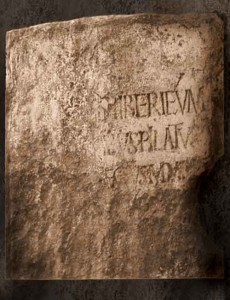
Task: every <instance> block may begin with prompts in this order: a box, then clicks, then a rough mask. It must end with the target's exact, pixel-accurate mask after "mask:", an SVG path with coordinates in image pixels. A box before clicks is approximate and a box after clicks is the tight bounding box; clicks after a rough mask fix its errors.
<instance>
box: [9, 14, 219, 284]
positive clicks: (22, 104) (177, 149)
mask: <svg viewBox="0 0 230 300" xmlns="http://www.w3.org/2000/svg"><path fill="white" fill-rule="evenodd" d="M222 154H223V24H222V21H221V20H220V19H219V18H218V17H217V16H216V15H215V14H198V15H197V14H186V15H156V14H138V15H118V16H99V17H88V18H81V19H76V20H72V21H65V22H55V23H49V24H41V25H37V26H33V27H29V28H23V29H18V30H13V31H10V32H8V33H7V78H6V222H7V223H6V238H7V243H6V255H7V274H8V277H9V278H14V279H59V278H66V279H67V278H76V279H89V278H95V279H105V278H191V277H197V278H199V277H222V276H223V258H222V253H221V251H220V249H219V248H218V245H215V244H214V242H213V241H212V240H211V239H210V237H209V236H208V235H207V233H206V232H205V230H204V228H203V227H202V221H201V219H200V216H199V197H198V192H199V178H200V176H201V174H203V173H204V172H205V171H208V170H210V169H211V168H212V166H213V164H214V163H215V161H216V160H217V159H218V158H219V157H220V156H221V155H222Z"/></svg>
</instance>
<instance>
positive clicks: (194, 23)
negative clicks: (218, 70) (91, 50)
mask: <svg viewBox="0 0 230 300" xmlns="http://www.w3.org/2000/svg"><path fill="white" fill-rule="evenodd" d="M134 22H137V23H143V24H144V23H152V25H156V26H160V25H167V24H175V23H180V24H181V25H182V26H186V27H188V28H192V27H199V26H200V25H201V24H204V23H208V24H213V23H215V24H216V25H217V26H218V27H221V28H222V27H223V20H222V19H221V17H219V16H218V14H216V13H183V14H158V13H137V14H118V15H114V14H112V15H98V16H87V17H79V18H76V19H72V20H65V21H54V22H47V23H41V24H37V25H32V26H28V27H22V28H18V29H12V30H9V31H7V32H6V40H8V39H11V38H12V37H14V36H21V35H23V34H26V33H28V32H29V31H32V32H36V31H37V30H41V29H43V30H48V29H49V28H52V27H54V26H55V27H58V26H64V27H67V26H71V25H79V26H86V27H90V26H103V25H110V24H111V23H114V24H115V25H117V24H125V23H129V24H132V23H134Z"/></svg>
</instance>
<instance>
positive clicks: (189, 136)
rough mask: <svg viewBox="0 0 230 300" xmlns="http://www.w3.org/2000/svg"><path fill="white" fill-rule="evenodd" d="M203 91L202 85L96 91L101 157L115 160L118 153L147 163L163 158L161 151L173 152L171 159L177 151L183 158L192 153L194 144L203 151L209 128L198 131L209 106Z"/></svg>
mask: <svg viewBox="0 0 230 300" xmlns="http://www.w3.org/2000/svg"><path fill="white" fill-rule="evenodd" d="M201 91H203V88H202V87H201V88H200V89H199V90H198V92H196V90H195V89H192V88H184V89H180V90H179V89H178V90H176V89H175V90H172V91H169V90H168V91H159V92H157V91H154V92H150V93H140V94H138V93H136V94H120V95H118V96H115V97H111V96H107V97H100V96H99V95H97V123H98V125H99V127H100V129H101V130H100V132H101V134H100V142H99V143H100V146H101V145H102V148H103V151H102V152H101V154H100V155H101V157H102V160H106V164H108V163H109V164H111V163H112V164H114V163H115V164H116V163H117V157H119V158H121V157H123V159H125V160H128V161H134V162H135V163H136V164H137V165H142V166H143V165H144V166H148V165H151V164H152V163H154V162H156V161H157V162H159V160H160V161H161V162H163V161H162V158H161V154H162V153H166V154H171V159H172V158H173V159H174V154H175V155H177V160H179V161H180V160H182V159H185V158H186V157H189V155H190V154H189V153H190V152H191V151H192V149H193V148H194V147H198V148H199V149H200V150H201V151H203V148H202V147H201V146H200V145H201V139H202V134H205V132H206V131H205V129H204V128H203V133H202V134H201V135H200V134H199V135H198V137H197V134H198V132H199V128H200V123H199V122H202V118H203V117H202V116H203V115H204V113H207V110H208V109H209V108H208V107H206V103H205V102H204V97H202V92H201ZM206 115H207V114H206ZM199 143H200V144H199ZM197 153H198V154H199V151H198V152H197ZM202 153H203V152H202ZM202 153H201V154H202ZM180 154H182V155H181V157H180ZM112 157H113V158H114V159H112V160H111V159H109V158H112ZM146 157H147V159H145V158H146Z"/></svg>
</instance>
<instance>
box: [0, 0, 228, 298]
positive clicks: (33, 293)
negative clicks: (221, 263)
mask: <svg viewBox="0 0 230 300" xmlns="http://www.w3.org/2000/svg"><path fill="white" fill-rule="evenodd" d="M142 12H155V13H186V12H202V13H204V12H215V13H217V14H218V15H219V16H220V17H221V18H222V19H223V20H224V24H225V155H224V157H223V158H222V159H221V160H220V161H219V162H218V163H217V164H216V166H215V168H214V170H213V171H212V172H211V173H210V174H208V176H206V177H204V178H203V179H202V180H201V186H200V199H201V200H200V208H201V210H200V212H201V217H202V220H203V223H204V226H205V227H206V229H207V231H208V232H209V234H210V235H211V236H212V238H213V239H214V240H215V242H216V243H218V245H219V246H220V247H222V248H223V251H224V253H225V254H224V257H225V273H226V274H225V279H224V280H215V279H213V280H207V279H197V280H189V279H187V280H101V281H96V280H86V281H9V280H4V268H5V259H4V139H5V136H4V131H5V126H4V123H5V119H4V118H5V117H4V94H5V91H4V90H5V33H6V31H8V30H11V29H15V28H20V27H25V26H30V25H35V24H39V23H44V22H52V21H59V20H60V21H61V20H69V19H74V18H78V17H84V16H96V15H109V14H131V13H142ZM229 40H230V0H56V1H55V0H0V132H1V134H0V183H1V185H0V191H1V192H0V300H2V299H3V300H4V299H6V300H8V299H12V300H19V299H20V300H33V299H38V300H41V299H42V300H46V299H47V300H48V299H58V300H59V299H67V300H72V299H76V300H78V299H79V300H82V299H84V300H86V299H88V300H94V299H95V300H96V299H97V300H104V299H109V300H115V299H116V300H122V299H125V300H131V299H132V300H150V299H151V300H152V299H153V300H166V299H169V300H175V299H176V300H182V299H183V300H190V299H192V300H214V299H215V300H222V299H230V159H229V158H230V132H229V128H230V126H229V125H230V97H229V95H228V88H229V87H230V70H229V69H230V52H229V50H230V42H229Z"/></svg>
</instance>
